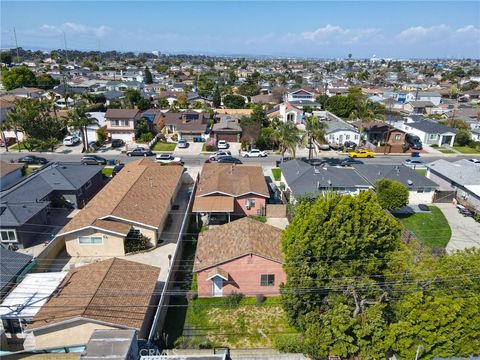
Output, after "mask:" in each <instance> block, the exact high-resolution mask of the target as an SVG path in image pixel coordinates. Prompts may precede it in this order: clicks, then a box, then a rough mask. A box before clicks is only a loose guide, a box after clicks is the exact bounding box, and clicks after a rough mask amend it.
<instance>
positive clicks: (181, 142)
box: [177, 139, 188, 149]
mask: <svg viewBox="0 0 480 360" xmlns="http://www.w3.org/2000/svg"><path fill="white" fill-rule="evenodd" d="M177 146H178V148H179V149H186V148H187V147H188V142H187V141H186V140H184V139H180V140H178V142H177Z"/></svg>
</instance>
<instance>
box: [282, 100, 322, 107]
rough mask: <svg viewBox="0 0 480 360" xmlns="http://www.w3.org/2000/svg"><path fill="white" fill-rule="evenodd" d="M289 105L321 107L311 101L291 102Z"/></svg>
mask: <svg viewBox="0 0 480 360" xmlns="http://www.w3.org/2000/svg"><path fill="white" fill-rule="evenodd" d="M289 103H290V104H292V105H293V106H296V107H299V106H312V107H321V106H322V105H321V104H319V103H317V102H315V101H313V100H292V101H289Z"/></svg>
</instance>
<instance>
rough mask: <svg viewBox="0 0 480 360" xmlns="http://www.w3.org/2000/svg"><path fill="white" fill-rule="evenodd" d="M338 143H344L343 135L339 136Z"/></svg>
mask: <svg viewBox="0 0 480 360" xmlns="http://www.w3.org/2000/svg"><path fill="white" fill-rule="evenodd" d="M338 144H339V145H343V135H340V136H339V138H338Z"/></svg>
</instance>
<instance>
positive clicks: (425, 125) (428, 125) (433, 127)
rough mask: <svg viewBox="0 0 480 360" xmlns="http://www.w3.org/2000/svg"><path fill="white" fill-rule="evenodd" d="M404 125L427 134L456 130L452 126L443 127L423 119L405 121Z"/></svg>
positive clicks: (453, 131)
mask: <svg viewBox="0 0 480 360" xmlns="http://www.w3.org/2000/svg"><path fill="white" fill-rule="evenodd" d="M406 125H408V126H410V127H412V128H414V129H418V130H420V131H423V132H424V133H427V134H445V133H454V134H455V133H456V132H457V131H456V130H455V129H454V128H449V127H445V126H443V125H440V124H439V123H437V122H435V121H431V120H423V121H418V122H411V123H407V124H406Z"/></svg>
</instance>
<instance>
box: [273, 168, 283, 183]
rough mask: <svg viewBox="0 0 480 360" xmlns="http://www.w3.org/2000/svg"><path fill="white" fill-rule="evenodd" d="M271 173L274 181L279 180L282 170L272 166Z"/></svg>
mask: <svg viewBox="0 0 480 360" xmlns="http://www.w3.org/2000/svg"><path fill="white" fill-rule="evenodd" d="M272 174H273V178H274V179H275V181H280V177H281V175H282V170H280V169H279V168H273V169H272Z"/></svg>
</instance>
